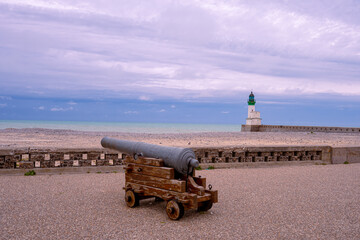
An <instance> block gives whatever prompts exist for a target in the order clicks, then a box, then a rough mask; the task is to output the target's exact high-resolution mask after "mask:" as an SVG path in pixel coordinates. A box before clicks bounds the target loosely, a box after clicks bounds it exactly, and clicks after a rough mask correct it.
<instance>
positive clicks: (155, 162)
mask: <svg viewBox="0 0 360 240" xmlns="http://www.w3.org/2000/svg"><path fill="white" fill-rule="evenodd" d="M124 162H125V163H135V164H143V165H150V166H155V167H163V166H164V160H162V159H158V158H145V157H139V158H138V159H136V160H135V159H134V158H133V157H130V156H126V158H125V161H124Z"/></svg>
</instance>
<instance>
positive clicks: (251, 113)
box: [246, 91, 261, 125]
mask: <svg viewBox="0 0 360 240" xmlns="http://www.w3.org/2000/svg"><path fill="white" fill-rule="evenodd" d="M255 103H256V101H255V96H254V93H253V92H252V91H251V93H250V95H249V100H248V117H247V119H246V125H261V118H260V112H257V111H255Z"/></svg>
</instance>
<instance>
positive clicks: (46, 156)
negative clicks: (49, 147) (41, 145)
mask: <svg viewBox="0 0 360 240" xmlns="http://www.w3.org/2000/svg"><path fill="white" fill-rule="evenodd" d="M44 159H45V160H46V161H49V160H50V154H49V153H47V154H45V157H44Z"/></svg>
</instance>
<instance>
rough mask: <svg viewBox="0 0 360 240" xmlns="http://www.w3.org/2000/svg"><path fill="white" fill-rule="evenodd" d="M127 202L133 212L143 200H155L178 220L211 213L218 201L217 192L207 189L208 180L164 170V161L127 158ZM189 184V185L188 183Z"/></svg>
mask: <svg viewBox="0 0 360 240" xmlns="http://www.w3.org/2000/svg"><path fill="white" fill-rule="evenodd" d="M125 164H126V166H125V167H124V169H125V187H124V189H125V202H126V204H127V206H129V207H131V208H133V207H136V206H138V205H139V201H140V200H141V199H145V198H150V197H155V199H156V200H165V201H167V204H166V213H167V215H168V217H169V218H170V219H172V220H178V219H180V218H181V217H182V216H183V215H184V211H185V210H188V209H197V210H198V211H207V210H209V209H210V208H211V207H212V205H213V203H216V202H217V201H218V195H217V190H211V185H209V188H210V189H206V179H205V178H202V177H195V170H193V172H192V175H189V176H186V175H181V174H179V173H177V172H176V171H175V170H174V168H169V167H164V161H163V160H162V159H155V158H144V157H138V158H137V159H134V158H133V157H130V156H128V157H126V159H125ZM186 180H187V181H186Z"/></svg>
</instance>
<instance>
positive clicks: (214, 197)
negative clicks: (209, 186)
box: [205, 190, 218, 203]
mask: <svg viewBox="0 0 360 240" xmlns="http://www.w3.org/2000/svg"><path fill="white" fill-rule="evenodd" d="M205 193H210V194H211V199H212V202H213V203H217V202H218V191H217V190H205Z"/></svg>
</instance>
